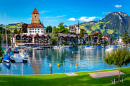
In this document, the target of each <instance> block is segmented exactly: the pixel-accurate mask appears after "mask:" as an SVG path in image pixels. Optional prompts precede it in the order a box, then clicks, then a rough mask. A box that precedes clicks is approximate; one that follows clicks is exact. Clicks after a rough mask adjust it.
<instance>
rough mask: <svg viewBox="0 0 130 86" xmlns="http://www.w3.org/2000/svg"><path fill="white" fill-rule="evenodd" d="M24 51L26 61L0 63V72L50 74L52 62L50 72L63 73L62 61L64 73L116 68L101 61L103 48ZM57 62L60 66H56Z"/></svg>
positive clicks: (104, 54) (104, 53)
mask: <svg viewBox="0 0 130 86" xmlns="http://www.w3.org/2000/svg"><path fill="white" fill-rule="evenodd" d="M26 52H28V53H29V62H28V63H26V64H23V63H11V64H10V65H9V66H5V65H4V64H3V63H2V64H0V67H1V68H2V70H1V71H0V74H19V75H22V74H23V75H30V74H50V63H51V64H52V73H63V61H65V65H64V66H65V67H64V68H65V69H64V70H65V73H67V72H76V71H95V70H104V69H112V68H116V66H114V65H107V64H106V63H105V62H104V61H103V56H106V55H107V53H106V52H105V49H104V48H96V49H94V50H83V48H80V47H76V48H73V49H60V50H54V49H44V50H35V49H30V50H26ZM58 64H60V67H58V66H57V65H58ZM75 64H77V66H76V65H75ZM124 66H125V65H124ZM128 66H130V65H128Z"/></svg>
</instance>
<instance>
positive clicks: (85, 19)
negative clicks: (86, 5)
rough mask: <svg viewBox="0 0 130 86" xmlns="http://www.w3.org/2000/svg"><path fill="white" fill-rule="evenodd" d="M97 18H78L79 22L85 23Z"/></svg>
mask: <svg viewBox="0 0 130 86" xmlns="http://www.w3.org/2000/svg"><path fill="white" fill-rule="evenodd" d="M96 18H97V17H80V19H79V20H80V21H86V22H89V21H93V20H94V19H96Z"/></svg>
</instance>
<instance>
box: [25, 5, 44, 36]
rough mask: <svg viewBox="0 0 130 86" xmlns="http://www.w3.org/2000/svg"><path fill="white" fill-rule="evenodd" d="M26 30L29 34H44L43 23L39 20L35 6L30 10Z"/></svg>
mask: <svg viewBox="0 0 130 86" xmlns="http://www.w3.org/2000/svg"><path fill="white" fill-rule="evenodd" d="M27 31H28V34H29V35H30V34H31V35H35V34H41V35H43V34H44V25H43V24H42V23H41V22H40V19H39V12H38V11H37V9H36V7H35V9H34V10H33V12H32V22H31V24H30V25H28V28H27Z"/></svg>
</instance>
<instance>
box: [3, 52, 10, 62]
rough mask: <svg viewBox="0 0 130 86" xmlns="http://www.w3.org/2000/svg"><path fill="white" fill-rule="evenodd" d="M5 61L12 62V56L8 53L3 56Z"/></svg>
mask: <svg viewBox="0 0 130 86" xmlns="http://www.w3.org/2000/svg"><path fill="white" fill-rule="evenodd" d="M3 61H4V62H7V63H9V62H10V56H9V55H8V54H5V55H4V56H3Z"/></svg>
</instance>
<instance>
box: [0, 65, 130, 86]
mask: <svg viewBox="0 0 130 86" xmlns="http://www.w3.org/2000/svg"><path fill="white" fill-rule="evenodd" d="M114 70H116V69H114ZM103 71H110V70H103ZM121 71H122V72H124V73H126V75H124V76H125V79H124V83H121V84H120V85H121V86H130V85H129V83H130V68H129V67H127V68H121ZM92 72H101V71H92ZM92 72H91V73H92ZM88 73H90V72H77V73H76V74H78V75H77V76H67V75H65V74H52V75H0V86H95V85H96V86H120V85H119V84H118V82H116V84H115V85H113V84H112V83H111V81H110V80H112V79H113V78H115V77H117V76H113V77H106V78H100V79H93V78H91V77H90V76H88Z"/></svg>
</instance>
